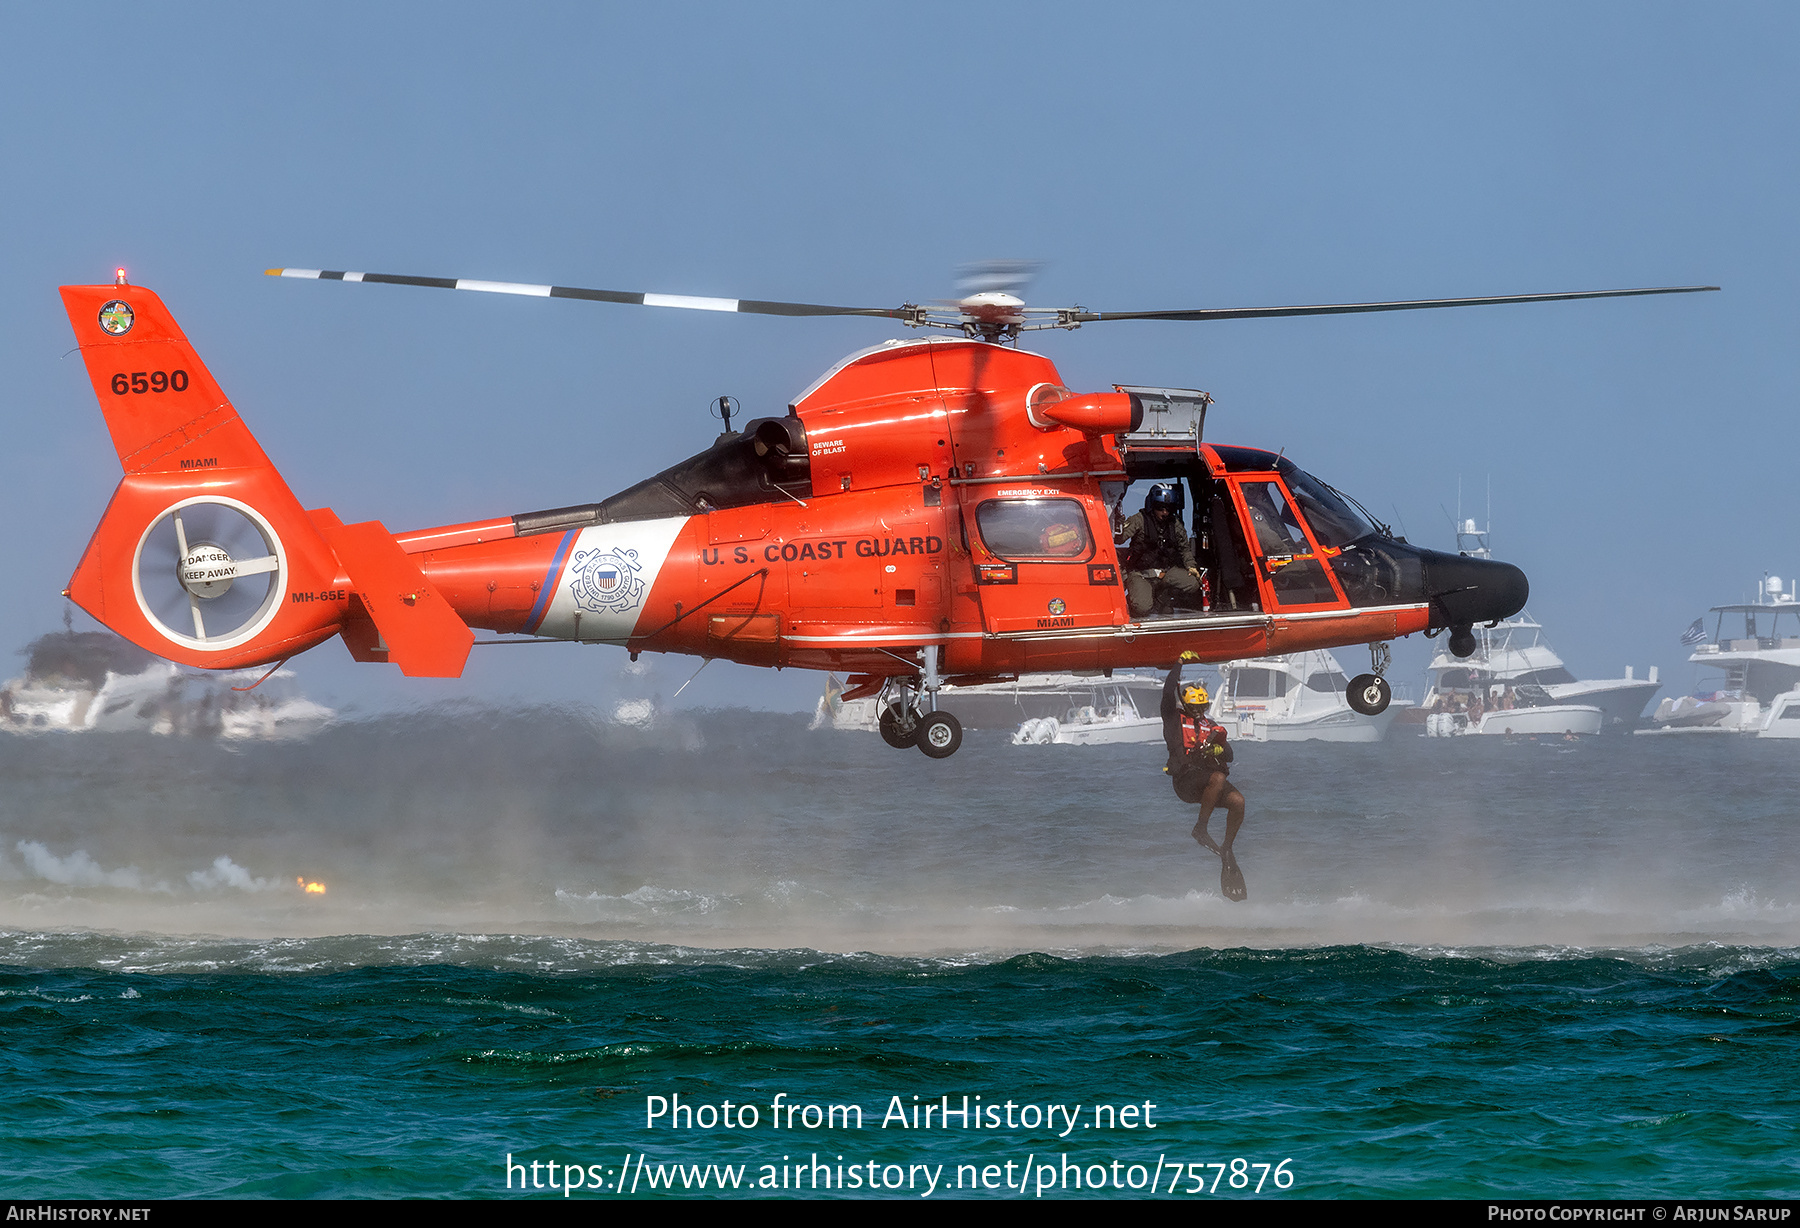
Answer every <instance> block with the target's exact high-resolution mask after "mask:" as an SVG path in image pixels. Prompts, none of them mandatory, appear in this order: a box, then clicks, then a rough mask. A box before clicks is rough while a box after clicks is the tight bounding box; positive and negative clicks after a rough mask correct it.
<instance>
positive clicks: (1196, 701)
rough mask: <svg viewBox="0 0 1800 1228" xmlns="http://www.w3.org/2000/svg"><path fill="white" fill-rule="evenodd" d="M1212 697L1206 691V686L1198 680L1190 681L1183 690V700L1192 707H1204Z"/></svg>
mask: <svg viewBox="0 0 1800 1228" xmlns="http://www.w3.org/2000/svg"><path fill="white" fill-rule="evenodd" d="M1211 699H1212V697H1211V696H1210V695H1208V694H1207V693H1206V688H1205V687H1203V686H1201V685H1200V684H1199V683H1198V682H1190V683H1188V684H1187V686H1186V688H1184V689H1183V690H1182V692H1181V702H1182V703H1184V704H1186V705H1187V706H1188V707H1190V708H1204V707H1205V706H1206V705H1207V704H1208V703H1209V702H1211Z"/></svg>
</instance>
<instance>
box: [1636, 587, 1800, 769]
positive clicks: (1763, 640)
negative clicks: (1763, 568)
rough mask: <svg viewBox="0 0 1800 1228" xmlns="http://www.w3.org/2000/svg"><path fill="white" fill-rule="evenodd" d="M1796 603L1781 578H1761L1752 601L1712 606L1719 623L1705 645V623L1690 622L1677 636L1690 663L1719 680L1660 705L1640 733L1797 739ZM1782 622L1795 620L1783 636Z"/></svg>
mask: <svg viewBox="0 0 1800 1228" xmlns="http://www.w3.org/2000/svg"><path fill="white" fill-rule="evenodd" d="M1790 583H1791V582H1790ZM1794 597H1795V594H1794V589H1793V588H1792V587H1790V588H1789V589H1788V590H1787V591H1786V592H1783V591H1782V582H1781V577H1779V576H1771V575H1764V576H1763V578H1762V580H1761V581H1760V582H1759V583H1758V584H1757V587H1756V600H1755V601H1752V602H1747V603H1745V604H1742V605H1716V606H1714V607H1712V609H1711V611H1709V612H1710V613H1712V614H1715V615H1717V616H1718V617H1717V618H1716V620H1715V621H1714V623H1713V636H1712V640H1711V641H1710V642H1707V641H1706V631H1705V622H1704V620H1702V619H1695V620H1694V625H1693V626H1692V627H1690V628H1689V629H1688V634H1687V635H1685V636H1683V637H1682V639H1683V640H1684V641H1685V642H1687V643H1690V644H1692V645H1693V646H1694V651H1693V654H1692V655H1691V656H1689V657H1688V660H1689V661H1691V662H1693V663H1694V664H1695V665H1698V666H1702V667H1705V668H1707V669H1716V670H1722V671H1724V677H1723V678H1715V679H1713V682H1714V683H1715V684H1716V685H1714V686H1712V687H1710V688H1709V689H1697V690H1696V691H1695V692H1694V693H1693V694H1691V695H1683V696H1682V697H1681V698H1679V699H1665V700H1663V701H1662V703H1660V704H1658V705H1657V708H1656V713H1655V715H1654V716H1652V717H1651V721H1652V725H1651V727H1650V728H1649V729H1640V730H1639V731H1638V732H1639V733H1658V734H1662V733H1670V734H1673V733H1747V734H1754V735H1755V736H1757V737H1762V738H1800V602H1796V601H1795V599H1794ZM1740 615H1741V616H1742V617H1743V620H1744V621H1743V624H1742V629H1741V630H1740V629H1739V625H1738V623H1737V621H1736V620H1737V616H1740ZM1784 616H1785V617H1786V618H1789V619H1792V620H1793V623H1792V625H1791V627H1789V628H1788V631H1789V634H1783V629H1784V622H1783V619H1784ZM1728 617H1729V619H1730V622H1729V625H1728V624H1727V619H1728Z"/></svg>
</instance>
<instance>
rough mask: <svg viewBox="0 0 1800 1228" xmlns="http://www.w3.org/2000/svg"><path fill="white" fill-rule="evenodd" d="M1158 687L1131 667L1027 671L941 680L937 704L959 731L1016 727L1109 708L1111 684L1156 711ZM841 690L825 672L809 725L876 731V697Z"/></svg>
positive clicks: (1151, 675)
mask: <svg viewBox="0 0 1800 1228" xmlns="http://www.w3.org/2000/svg"><path fill="white" fill-rule="evenodd" d="M1162 685H1163V680H1162V677H1161V676H1160V675H1157V674H1154V673H1149V672H1140V671H1136V670H1120V671H1118V672H1117V673H1115V674H1114V675H1113V676H1112V677H1111V678H1108V677H1107V676H1106V675H1105V674H1102V673H1100V672H1098V671H1096V672H1094V673H1091V674H1026V675H1024V676H1023V677H1020V678H1015V679H1012V680H1011V681H1007V682H984V683H979V684H977V685H974V686H955V685H951V684H946V685H945V686H944V687H943V688H942V689H940V690H939V691H938V698H937V706H938V707H939V708H940V709H942V710H943V711H945V712H950V713H953V714H954V715H955V716H956V719H957V720H958V721H960V722H961V723H962V727H963V728H964V729H1017V728H1018V727H1019V725H1020V723H1021V722H1023V721H1030V720H1043V719H1051V720H1056V721H1061V720H1063V719H1064V718H1065V717H1067V716H1068V714H1069V712H1070V710H1071V709H1075V708H1081V707H1095V708H1099V709H1102V710H1111V708H1112V707H1114V706H1116V705H1112V704H1109V703H1107V702H1106V694H1108V693H1110V692H1111V691H1112V690H1113V689H1115V688H1116V689H1118V690H1120V691H1123V693H1124V694H1125V695H1126V696H1127V697H1128V698H1129V699H1130V700H1131V701H1132V702H1133V705H1134V707H1135V708H1137V709H1139V710H1142V711H1146V712H1150V713H1155V712H1157V711H1158V710H1159V705H1160V704H1161V702H1162ZM844 694H845V690H844V685H843V683H841V682H839V681H838V680H837V677H836V676H835V675H827V676H826V679H825V694H824V695H823V696H822V697H821V698H820V699H819V705H818V710H817V712H816V713H815V714H814V716H813V728H814V729H819V728H823V727H824V726H827V725H829V726H831V727H832V728H833V729H855V730H864V731H873V730H875V729H876V728H877V725H878V722H879V718H880V710H879V709H878V707H877V702H878V700H877V697H876V696H873V695H871V696H865V697H863V698H861V699H845V698H844Z"/></svg>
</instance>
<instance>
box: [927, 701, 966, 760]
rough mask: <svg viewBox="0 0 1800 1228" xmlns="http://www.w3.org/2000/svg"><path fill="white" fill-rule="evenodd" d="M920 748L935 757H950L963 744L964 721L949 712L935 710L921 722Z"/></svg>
mask: <svg viewBox="0 0 1800 1228" xmlns="http://www.w3.org/2000/svg"><path fill="white" fill-rule="evenodd" d="M915 736H916V737H917V739H918V742H919V749H920V750H922V751H924V752H925V753H926V754H928V755H930V756H931V757H932V758H933V759H948V758H949V757H950V756H951V755H954V754H955V753H956V749H957V747H959V746H961V745H962V722H961V721H959V720H957V719H956V718H955V717H954V716H951V715H950V714H949V713H948V712H933V713H932V714H931V715H930V716H928V717H926V718H925V719H924V720H922V721H920V722H919V730H918V733H917V734H916V735H915Z"/></svg>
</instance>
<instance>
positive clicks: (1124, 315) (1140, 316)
mask: <svg viewBox="0 0 1800 1228" xmlns="http://www.w3.org/2000/svg"><path fill="white" fill-rule="evenodd" d="M1718 288H1719V287H1717V286H1660V287H1657V288H1655V289H1645V290H1578V291H1574V292H1571V293H1567V294H1503V295H1500V296H1498V297H1495V298H1421V299H1412V300H1409V301H1406V302H1394V303H1331V304H1323V305H1319V306H1313V307H1212V308H1201V309H1197V310H1189V311H1071V312H1067V313H1060V312H1059V313H1058V314H1059V316H1062V318H1064V319H1067V320H1068V321H1069V322H1070V323H1072V324H1088V323H1092V322H1094V321H1098V320H1256V319H1264V318H1267V317H1271V316H1337V315H1350V314H1352V313H1354V312H1359V311H1418V310H1420V309H1422V308H1426V307H1488V306H1492V305H1494V304H1496V303H1560V302H1563V301H1565V300H1568V299H1578V298H1630V297H1632V296H1634V295H1639V294H1696V293H1699V292H1700V291H1702V290H1717V289H1718Z"/></svg>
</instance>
